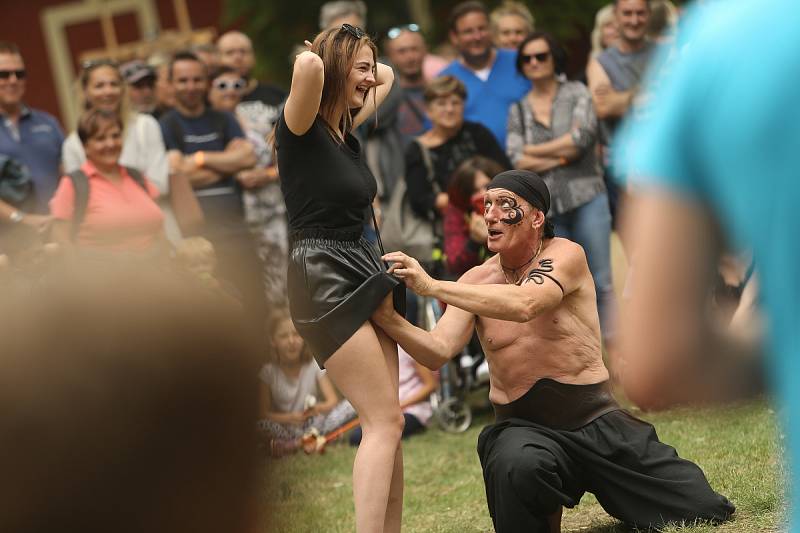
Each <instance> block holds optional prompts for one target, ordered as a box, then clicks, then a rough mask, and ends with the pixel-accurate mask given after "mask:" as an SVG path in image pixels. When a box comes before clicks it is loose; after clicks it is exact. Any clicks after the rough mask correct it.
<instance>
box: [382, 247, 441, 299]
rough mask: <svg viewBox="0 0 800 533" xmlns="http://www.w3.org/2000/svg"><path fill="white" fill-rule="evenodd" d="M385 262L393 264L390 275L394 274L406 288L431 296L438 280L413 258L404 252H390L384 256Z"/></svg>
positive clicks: (421, 294)
mask: <svg viewBox="0 0 800 533" xmlns="http://www.w3.org/2000/svg"><path fill="white" fill-rule="evenodd" d="M383 260H384V261H388V262H389V263H393V264H392V266H390V267H389V274H394V275H395V276H397V277H398V278H400V279H401V280H403V281H404V282H405V284H406V287H408V288H409V289H411V290H412V291H414V292H415V293H417V294H419V295H420V296H429V295H430V293H431V290H432V289H433V284H434V282H435V281H436V280H434V279H433V278H432V277H430V276H429V275H428V273H427V272H425V269H424V268H422V266H421V265H420V264H419V262H418V261H417V260H416V259H414V258H413V257H409V256H407V255H406V254H404V253H403V252H389V253H388V254H386V255H384V256H383Z"/></svg>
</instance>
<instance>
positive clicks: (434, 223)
mask: <svg viewBox="0 0 800 533" xmlns="http://www.w3.org/2000/svg"><path fill="white" fill-rule="evenodd" d="M656 4H657V6H656ZM656 12H657V13H658V14H659V15H658V21H655V22H656V23H657V24H656V25H658V26H660V27H659V28H657V30H656V31H657V32H658V34H657V35H656V34H653V33H652V31H653V29H652V28H651V26H650V25H648V21H649V19H650V17H651V16H653V15H654V14H655V13H656ZM366 14H367V13H366V6H365V4H364V3H363V2H361V1H334V2H328V3H327V4H325V6H323V8H322V10H321V12H320V20H319V25H320V29H325V28H330V27H335V26H337V25H341V24H343V23H349V24H353V25H355V26H359V27H362V28H363V27H364V26H365V21H366ZM534 20H535V19H534V16H533V14H532V13H531V12H530V10H529V9H528V8H527V7H526V6H525V5H524V4H522V3H519V2H513V1H505V2H503V3H502V4H501V5H500V6H499V7H497V8H496V9H495V10H494V11H492V12H490V11H489V10H488V9H487V7H486V6H485V5H484V4H483V3H482V2H481V1H479V0H468V1H465V2H462V3H461V4H458V5H457V6H456V7H455V8H454V9H453V10H452V12H451V13H450V17H449V19H448V37H449V43H450V45H451V48H450V52H448V51H447V50H448V48H447V47H437V48H431V49H435V50H437V51H441V52H440V53H437V54H434V53H431V52H430V51H429V46H428V45H429V43H427V42H426V38H425V35H424V34H423V32H422V28H421V27H420V26H419V25H418V24H416V23H413V22H410V23H403V24H400V25H397V26H395V27H392V28H390V29H388V30H387V31H385V32H384V33H382V34H378V35H379V36H380V37H381V38H382V39H381V40H380V44H381V48H380V52H381V54H382V55H383V59H382V61H385V62H387V63H389V64H390V65H391V66H392V67H393V68H394V69H395V80H396V81H395V84H394V87H393V88H392V90H391V93H390V95H389V96H388V97H387V99H386V101H385V103H384V105H383V106H382V107H381V110H380V112H379V116H378V117H377V119H376V120H371V119H370V120H367V121H366V122H365V123H364V124H363V125H362V126H361V127H360V128H359V129H358V130H357V131H356V133H357V136H358V137H359V140H360V141H361V144H362V150H363V157H365V159H366V161H367V164H368V165H369V167H370V169H371V170H372V172H373V174H374V175H375V176H376V178H377V181H378V199H377V200H376V207H377V208H378V209H376V211H377V212H378V213H380V212H381V209H380V208H381V207H383V210H382V211H383V214H384V217H383V219H384V220H386V221H387V227H386V230H387V233H390V232H391V229H390V228H389V227H388V222H389V217H392V216H394V215H396V214H397V213H392V212H389V207H390V206H393V205H396V206H399V207H397V209H402V207H403V205H402V204H403V203H405V204H407V205H406V206H405V207H406V208H407V209H406V211H404V212H407V213H410V214H411V216H412V217H413V218H415V223H417V224H421V225H423V226H425V225H427V226H429V229H430V231H429V233H430V235H431V238H432V241H431V243H430V244H431V246H430V247H429V248H430V249H431V250H432V251H431V252H428V251H426V252H425V253H426V254H428V253H430V255H429V256H426V257H419V258H418V259H420V260H422V261H424V262H425V263H426V264H429V265H432V266H433V267H435V268H438V269H439V272H442V273H444V274H447V275H450V276H452V277H457V276H460V275H461V274H463V273H464V272H466V271H467V270H468V269H469V268H471V267H473V266H476V265H478V264H480V263H481V262H482V261H483V260H485V259H486V258H487V256H488V251H487V249H486V247H485V240H486V236H487V232H486V226H485V223H484V222H483V217H482V215H483V202H482V192H483V190H484V188H485V187H486V185H487V184H488V181H489V180H490V179H491V178H492V177H493V176H494V175H496V174H497V173H499V172H501V171H503V170H506V169H511V168H518V169H529V170H534V171H536V172H538V173H540V174H541V175H542V176H543V177H544V178H545V180H546V181H547V183H548V186H549V188H550V190H551V194H552V210H551V212H550V213H549V214H548V217H549V218H550V219H551V220H552V222H553V223H554V225H555V231H556V235H557V236H561V237H567V238H570V239H572V240H574V241H576V242H578V243H579V244H581V245H582V246H583V248H584V250H585V252H586V254H587V257H588V261H589V265H590V267H591V270H592V275H593V277H594V281H595V285H596V288H597V295H598V296H597V297H598V301H599V303H600V304H601V305H600V310H601V321H602V325H603V334H604V336H605V340H606V342H610V341H611V340H612V335H613V334H612V330H611V328H610V326H609V325H608V322H609V320H608V314H609V313H610V308H611V304H612V302H613V290H612V285H611V259H610V244H609V240H610V235H611V231H612V216H613V214H614V212H615V206H616V202H618V201H619V197H620V195H621V192H620V191H618V190H617V187H616V186H614V185H613V184H611V182H609V180H608V179H607V178H606V176H607V174H608V171H607V168H608V166H609V164H610V160H611V158H612V157H613V156H612V154H610V153H609V149H608V146H609V145H610V144H611V143H610V140H611V137H612V135H613V134H614V132H615V129H616V127H617V125H618V123H619V121H620V119H621V118H622V117H624V116H625V115H626V114H627V113H629V112H630V110H631V109H632V108H633V107H635V106H636V105H637V90H638V85H639V82H640V80H641V77H642V75H643V73H644V71H645V68H646V66H647V64H648V62H649V60H650V58H651V56H652V55H653V53H654V52H655V51H656V50H657V48H658V46H661V45H662V44H663V42H664V40H665V39H666V38H668V36H669V35H670V34H671V32H672V31H673V26H674V24H675V10H674V7H673V6H671V4H670V3H669V2H653V3H652V6H651V5H650V3H648V2H647V1H646V0H617V1H616V2H615V3H614V4H610V5H608V6H606V7H604V8H603V9H601V10H600V11H599V12H598V13H597V17H596V23H595V28H594V31H593V32H592V36H591V40H592V51H591V55H590V57H588V58H586V62H587V68H586V75H585V79H586V80H587V81H588V83H587V84H584V83H583V82H582V81H570V80H568V79H567V76H566V65H567V57H566V52H565V51H564V48H563V47H562V46H561V44H560V43H558V42H557V41H556V40H555V38H554V37H553V36H552V35H551V34H550V33H548V32H546V31H534V30H535V28H534ZM537 30H539V29H537ZM368 31H369V29H368ZM369 33H371V34H373V33H374V32H371V31H370V32H369ZM664 36H667V37H664ZM309 37H311V36H309ZM659 43H662V44H659ZM574 63H575V62H573V64H574ZM254 67H255V55H254V52H253V45H252V42H251V41H250V39H249V38H248V36H247V35H245V34H244V33H241V32H239V31H229V32H226V33H224V34H222V35H221V36H220V37H219V38H218V39H217V41H216V43H214V44H213V45H208V46H201V47H195V48H193V49H192V50H181V51H174V52H173V53H169V54H167V53H165V52H158V53H156V54H154V55H153V56H151V57H149V58H144V57H143V58H137V59H135V60H132V61H128V62H126V63H124V64H122V65H118V64H117V63H115V62H114V61H112V60H111V59H108V60H100V61H89V62H85V63H83V64H82V65H81V68H80V72H79V73H78V79H79V86H80V87H79V89H80V94H79V95H76V97H77V98H79V99H80V102H81V104H82V106H81V110H82V114H81V116H80V119H79V121H78V123H77V124H74V125H73V124H67V125H64V126H65V127H64V128H62V126H61V125H60V124H59V122H58V120H56V119H55V118H54V117H52V116H50V115H49V114H47V113H45V112H43V111H40V110H36V109H33V108H30V107H28V106H27V105H25V88H26V80H27V79H28V76H29V75H30V76H31V77H32V78H34V79H35V78H36V77H37V73H35V72H33V73H29V72H28V71H27V70H26V68H25V62H24V51H22V50H20V49H19V48H18V47H17V46H15V45H14V44H13V43H8V42H0V269H5V270H6V271H9V270H15V269H17V270H19V269H21V268H23V267H24V265H25V264H26V263H25V261H24V259H22V258H24V257H25V253H26V251H29V250H31V249H36V248H40V249H41V248H42V247H46V249H47V250H48V253H50V254H51V255H59V254H61V255H63V254H77V255H89V256H93V257H105V256H117V257H118V256H119V254H125V256H126V257H127V256H130V257H135V258H138V259H147V258H152V257H155V256H159V257H172V259H173V262H174V263H177V264H178V266H179V267H185V268H184V270H185V271H188V272H192V273H194V274H196V277H197V278H198V279H200V280H201V281H202V282H203V283H204V284H206V285H208V286H212V287H213V288H215V289H219V290H220V291H222V292H224V293H225V294H226V295H227V296H229V297H230V298H232V299H234V300H238V301H239V302H241V305H242V307H243V309H245V310H246V314H245V316H247V317H248V319H249V320H250V321H251V322H252V325H253V328H254V329H255V330H256V331H258V332H259V333H260V334H261V335H262V336H263V337H264V338H265V339H266V342H265V344H266V345H268V346H271V347H272V352H273V353H274V354H277V355H276V356H274V357H272V358H270V362H269V363H268V364H267V365H266V366H265V367H264V369H263V370H262V372H261V374H260V375H261V378H262V382H263V384H264V385H263V391H262V392H263V396H264V398H265V399H264V400H263V401H262V418H263V419H264V420H265V422H264V424H262V427H263V428H265V431H267V432H269V433H270V434H271V435H272V437H273V438H277V439H284V440H286V439H295V438H297V437H298V432H302V431H304V430H306V429H308V426H309V425H313V424H318V425H321V426H322V427H320V428H317V429H320V430H323V431H327V430H329V429H330V428H331V427H333V426H335V425H338V424H341V423H342V421H343V420H346V419H347V418H348V417H349V416H351V415H352V408H350V410H349V411H348V409H347V407H348V406H347V405H344V404H340V403H339V402H338V399H337V397H336V393H335V391H333V388H332V387H331V386H330V383H329V382H328V381H326V378H325V376H324V374H320V373H319V371H318V369H316V368H311V367H312V366H313V363H311V362H309V361H310V360H309V359H307V358H304V357H303V353H304V350H303V347H302V346H295V345H296V344H297V339H299V337H298V336H297V333H296V331H290V330H293V327H291V321H290V320H288V319H287V318H286V316H287V315H285V314H283V315H281V314H279V315H278V318H274V319H273V320H272V321H271V322H270V321H268V320H267V315H268V310H269V309H270V308H274V309H280V308H283V307H285V305H286V302H287V299H288V295H287V288H286V265H287V250H288V241H289V235H288V229H287V227H288V226H287V220H286V207H285V204H284V201H283V197H282V195H281V189H280V173H279V169H278V168H277V164H276V162H275V161H274V159H273V151H272V146H271V139H270V137H271V134H272V130H273V127H274V125H275V123H276V121H277V120H278V117H279V116H280V114H281V105H282V103H283V101H284V99H285V98H286V92H285V91H284V89H282V88H280V87H277V86H274V85H271V84H266V83H263V82H261V81H259V80H256V79H255V78H254V77H253V71H254ZM577 77H578V78H584V75H583V72H581V73H580V74H579V75H578V76H577ZM587 85H588V86H587ZM65 130H67V131H68V132H69V134H68V135H66V136H65V135H64V131H65ZM308 155H309V157H313V154H308ZM398 195H403V198H402V202H401V201H395V202H394V204H393V203H392V199H393V198H395V199H399V196H398ZM192 214H193V215H194V219H193V220H191V221H190V220H189V219H190V218H192V216H191V215H192ZM365 220H366V218H365ZM378 220H379V221H380V220H381V217H380V216H379V217H378ZM370 224H371V222H370ZM380 225H381V223H380V222H379V227H380ZM401 229H402V228H401ZM365 231H367V232H368V234H372V233H371V232H372V229H371V228H369V227H366V228H365ZM401 233H402V232H400V233H398V234H396V235H389V234H387V235H386V240H387V241H391V242H398V240H399V242H400V244H401V245H402V244H403V239H404V238H405V237H406V236H404V235H402V234H401ZM412 309H413V306H412ZM264 324H271V326H270V327H268V328H266V327H265V326H264ZM265 330H266V331H265ZM301 344H302V343H301ZM412 374H413V372H412ZM298 376H299V378H298ZM297 379H300V380H301V381H302V382H303V387H304V388H302V390H300V389H298V388H297V387H299V385H297V383H296V381H297ZM423 381H424V382H425V384H426V387H427V384H429V382H430V380H429V379H428V378H427V377H426V378H425V379H424V380H423ZM290 385H291V386H290ZM292 387H294V388H293V389H292V390H293V391H294V393H296V394H295V396H296V397H292V398H289V397H288V396H286V394H288V392H287V391H289V389H290V388H292ZM425 390H426V391H427V392H429V390H428V388H425ZM281 394H282V395H283V396H281ZM309 395H312V396H315V397H316V401H317V403H316V404H315V407H308V405H306V404H305V403H304V402H305V401H306V400H305V399H306V397H307V396H309ZM298 402H299V403H298ZM340 411H342V412H340ZM331 413H334V414H335V415H336V416H333V417H331V416H327V415H331ZM323 415H326V416H323ZM422 418H426V419H425V421H424V422H423V423H421V425H424V423H426V422H427V418H429V416H428V417H424V416H423V417H422ZM332 419H335V421H333V422H332V421H331V420H332ZM331 424H333V426H332V425H331ZM329 426H330V427H329ZM301 430H302V431H301Z"/></svg>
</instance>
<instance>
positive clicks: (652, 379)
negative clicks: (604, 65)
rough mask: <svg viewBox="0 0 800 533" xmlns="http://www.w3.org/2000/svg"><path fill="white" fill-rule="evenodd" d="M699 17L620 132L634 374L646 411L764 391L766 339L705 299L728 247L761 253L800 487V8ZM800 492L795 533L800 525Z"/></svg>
mask: <svg viewBox="0 0 800 533" xmlns="http://www.w3.org/2000/svg"><path fill="white" fill-rule="evenodd" d="M694 11H695V12H694V13H692V14H689V15H688V18H687V21H686V25H685V28H684V30H685V32H684V31H682V32H681V38H682V39H684V40H685V43H681V44H680V46H679V49H678V50H677V51H676V55H675V58H674V61H673V62H672V63H671V64H670V65H669V67H668V69H669V70H668V71H666V73H665V74H663V75H657V74H654V73H651V79H652V80H657V83H656V84H655V86H653V87H652V88H651V91H652V92H651V98H652V99H651V100H650V104H649V105H648V107H647V112H645V113H640V114H638V116H635V117H634V118H632V119H631V122H630V123H629V124H628V125H627V126H626V127H625V129H624V131H623V132H622V133H621V135H620V136H619V137H618V138H617V139H616V143H617V147H618V148H619V149H620V152H619V153H620V154H621V155H620V157H619V159H618V160H616V161H615V162H614V163H615V168H616V172H617V175H618V177H621V178H623V179H624V180H626V181H627V182H628V185H629V187H630V188H631V190H632V191H633V192H635V200H634V201H633V202H631V205H630V209H629V210H628V212H627V221H628V223H627V228H628V231H629V232H630V236H631V238H632V242H633V252H632V253H633V259H632V275H631V278H630V280H629V281H630V287H629V289H630V290H629V294H630V301H629V302H628V305H627V306H626V308H627V311H626V314H625V315H624V316H623V317H622V319H621V323H620V329H621V344H620V353H619V355H618V358H619V359H620V360H621V363H622V365H621V366H623V368H624V369H623V370H622V382H623V384H624V385H625V388H626V391H627V392H628V394H629V396H630V397H631V399H633V400H634V401H635V402H636V403H638V404H640V405H643V406H645V407H662V406H666V405H669V404H672V403H676V402H680V401H685V400H687V399H709V398H715V397H716V398H719V397H723V396H727V397H730V396H731V395H735V394H737V393H738V394H742V393H744V392H747V391H748V389H750V388H751V387H749V385H750V381H751V380H750V379H748V377H749V376H750V375H751V374H750V372H751V371H752V369H753V368H754V367H756V366H757V360H758V359H757V357H756V354H757V353H758V349H757V348H756V347H755V343H753V344H752V345H748V343H746V342H742V341H741V340H740V339H735V338H733V333H735V332H719V331H716V330H715V329H714V328H713V327H712V326H711V323H710V322H711V321H710V320H709V318H708V317H707V316H706V312H705V309H706V307H705V306H704V304H705V303H706V301H707V300H706V295H707V292H706V287H707V286H708V285H709V282H710V280H711V279H712V276H713V274H714V273H715V270H716V269H715V267H716V260H717V258H718V257H719V252H720V251H721V249H722V247H723V246H737V247H743V248H749V249H752V251H753V255H754V260H755V264H756V268H757V274H758V276H759V283H760V298H761V305H762V309H763V312H764V314H765V318H766V321H767V324H768V331H767V336H766V338H765V339H764V344H763V351H764V353H765V363H766V367H767V378H768V384H769V386H770V387H771V388H772V391H773V393H774V395H775V397H776V401H777V402H778V406H779V408H780V411H781V413H782V421H783V423H784V427H785V432H786V438H787V440H786V442H787V447H786V454H787V459H788V461H789V464H790V468H791V479H790V482H789V485H790V486H791V485H797V482H798V481H800V475H799V474H800V412H798V411H799V410H800V387H798V386H797V379H798V376H800V336H799V335H798V330H799V329H800V276H798V266H799V265H800V246H798V240H797V239H798V235H800V206H799V205H798V203H799V201H800V170H798V159H800V106H798V105H797V95H796V92H797V82H798V80H800V60H798V59H799V58H800V32H799V31H797V29H798V28H800V9H797V4H796V2H794V1H790V0H742V1H739V2H737V3H736V4H735V6H731V5H730V2H710V3H709V2H707V3H704V5H703V6H702V9H700V6H697V7H695V8H694ZM720 230H721V231H720ZM618 364H619V362H618ZM793 492H794V493H793V494H792V495H791V507H792V512H791V516H790V524H789V528H790V530H792V531H794V530H795V528H799V527H800V515H798V509H800V506H798V505H797V504H798V503H800V502H798V492H797V491H796V490H795V491H793Z"/></svg>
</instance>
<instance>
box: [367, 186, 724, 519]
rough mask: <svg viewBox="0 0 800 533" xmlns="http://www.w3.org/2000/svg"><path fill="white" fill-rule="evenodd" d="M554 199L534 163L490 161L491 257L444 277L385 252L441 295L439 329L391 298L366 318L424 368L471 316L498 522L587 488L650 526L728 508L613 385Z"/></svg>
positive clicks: (449, 349)
mask: <svg viewBox="0 0 800 533" xmlns="http://www.w3.org/2000/svg"><path fill="white" fill-rule="evenodd" d="M549 207H550V194H549V192H548V190H547V187H546V186H545V184H544V182H543V181H542V180H541V178H539V176H538V175H536V174H535V173H533V172H528V171H520V170H512V171H508V172H503V173H501V174H498V175H497V176H495V178H494V179H493V180H492V183H491V184H490V186H489V190H488V191H487V193H486V200H485V208H486V211H485V215H484V216H485V220H486V225H487V227H488V230H489V238H488V247H489V250H491V251H493V252H496V255H495V256H494V257H492V258H491V259H489V260H488V261H487V262H486V263H484V264H482V265H480V266H477V267H475V268H473V269H471V270H469V271H468V272H467V273H466V274H464V275H463V276H462V277H461V279H459V281H458V282H448V281H438V280H434V279H432V278H431V277H430V276H428V275H427V274H426V273H425V270H424V269H423V268H421V267H420V265H419V263H417V261H416V260H414V259H413V258H410V257H408V256H406V255H405V254H403V253H401V252H393V253H389V254H387V255H386V256H385V257H384V259H385V260H387V261H390V262H393V263H394V264H393V265H392V267H391V269H390V271H391V272H393V273H394V274H395V275H396V276H397V277H399V278H401V279H403V280H404V281H405V282H406V284H407V285H408V287H409V288H411V289H412V290H413V291H414V292H416V293H417V294H420V295H422V296H430V297H433V298H437V299H439V300H442V301H444V302H445V303H447V304H448V307H447V310H446V311H445V313H444V315H443V316H442V318H441V320H440V321H439V323H438V324H437V325H436V327H435V328H434V329H433V331H431V332H428V331H425V330H422V329H420V328H417V327H415V326H413V325H412V324H410V323H409V322H407V321H406V320H404V319H403V318H402V317H401V316H400V315H398V314H397V313H395V312H394V309H393V308H392V306H391V301H388V303H386V304H385V305H384V306H382V307H381V308H380V309H379V310H378V311H376V313H375V315H374V316H373V321H374V322H375V323H377V324H378V325H379V326H380V327H381V328H383V329H384V331H385V332H386V333H387V334H388V335H389V336H391V337H392V338H394V339H396V340H397V342H398V343H399V344H400V345H401V346H402V347H403V348H404V349H405V350H406V351H407V352H408V353H409V354H411V355H412V356H413V357H415V358H416V359H417V360H418V361H419V362H421V363H422V364H424V365H425V366H428V367H429V368H432V369H436V368H439V367H440V366H442V365H443V364H444V363H446V362H447V361H448V360H449V359H450V358H452V357H453V356H454V355H455V354H456V353H458V352H459V351H460V350H461V348H462V347H463V346H464V345H465V344H466V343H467V341H468V340H469V338H470V335H471V333H472V328H473V327H476V328H477V331H478V335H479V337H480V340H481V344H482V345H483V348H484V351H485V352H486V357H487V360H488V362H489V373H490V387H491V388H490V391H489V399H490V400H491V401H492V404H493V405H494V409H495V415H496V422H495V423H494V424H492V425H489V426H487V427H486V428H484V430H483V432H482V433H481V435H480V437H479V438H478V455H479V456H480V460H481V466H482V468H483V478H484V483H485V485H486V499H487V502H488V505H489V513H490V514H491V516H492V521H493V522H494V527H495V530H496V531H497V533H509V532H520V533H521V532H525V533H531V532H536V533H540V532H541V533H544V532H550V531H559V530H560V523H561V509H562V507H563V506H567V507H574V506H575V505H577V503H578V502H579V501H580V498H581V496H582V495H583V493H584V492H585V491H590V492H592V493H594V494H595V496H597V500H598V501H599V502H600V504H601V505H602V506H603V508H604V509H605V510H606V511H608V513H609V514H611V515H612V516H614V517H616V518H618V519H620V520H622V521H623V522H626V523H628V524H631V525H634V526H637V527H641V528H644V529H647V527H650V526H652V527H659V526H662V525H664V524H665V523H668V522H681V521H693V520H696V519H699V520H709V521H714V522H720V521H723V520H726V519H727V518H728V517H729V516H730V515H731V514H732V513H733V512H734V509H735V508H734V506H733V505H732V504H731V503H730V502H729V501H728V500H727V498H725V497H724V496H721V495H719V494H717V493H715V492H714V491H713V490H712V489H711V487H710V486H709V484H708V481H707V480H706V478H705V475H704V474H703V472H702V471H701V470H700V468H698V467H697V465H695V464H694V463H691V462H689V461H686V460H684V459H681V458H679V457H678V455H677V454H676V452H675V450H674V449H673V448H672V447H670V446H667V445H665V444H663V443H661V442H660V441H659V440H658V437H657V436H656V434H655V430H654V429H653V427H652V426H651V425H650V424H647V423H646V422H642V421H641V420H638V419H636V418H634V417H633V416H631V415H630V414H629V413H627V412H626V411H624V410H622V409H621V408H620V407H619V405H617V403H616V401H615V400H614V398H613V397H612V395H611V393H610V390H609V386H608V370H606V368H605V365H604V364H603V360H602V355H601V350H600V323H599V319H598V316H597V306H596V303H595V302H596V299H595V289H594V284H593V282H592V276H591V273H590V271H589V266H588V264H587V262H586V256H585V254H584V252H583V249H582V248H581V247H580V246H579V245H577V244H575V243H574V242H571V241H569V240H566V239H560V238H554V236H553V230H552V225H551V224H550V222H549V221H548V220H547V219H546V218H545V213H547V211H548V210H549Z"/></svg>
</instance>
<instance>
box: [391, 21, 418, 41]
mask: <svg viewBox="0 0 800 533" xmlns="http://www.w3.org/2000/svg"><path fill="white" fill-rule="evenodd" d="M404 31H410V32H411V33H419V26H417V25H416V24H403V25H402V26H395V27H394V28H389V31H387V32H386V36H387V37H388V38H389V40H390V41H391V40H394V39H397V38H398V37H400V34H401V33H403V32H404Z"/></svg>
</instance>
